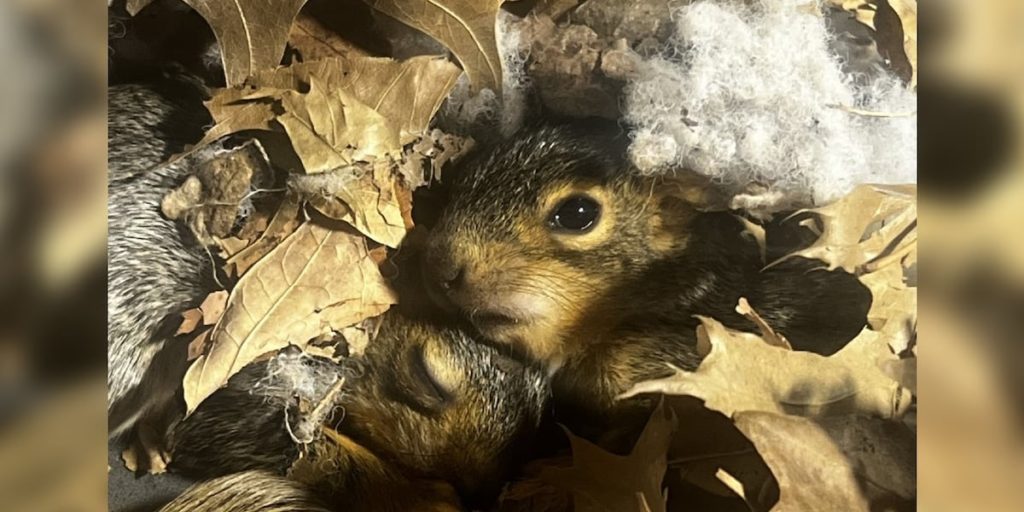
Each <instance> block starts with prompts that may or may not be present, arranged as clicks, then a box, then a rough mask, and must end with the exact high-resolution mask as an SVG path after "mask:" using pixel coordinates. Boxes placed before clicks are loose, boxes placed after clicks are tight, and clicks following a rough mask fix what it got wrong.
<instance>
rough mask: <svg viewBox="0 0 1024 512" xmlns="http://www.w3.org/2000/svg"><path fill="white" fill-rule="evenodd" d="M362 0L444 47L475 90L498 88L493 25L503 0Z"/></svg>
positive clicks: (499, 65) (499, 79)
mask: <svg viewBox="0 0 1024 512" xmlns="http://www.w3.org/2000/svg"><path fill="white" fill-rule="evenodd" d="M365 1H366V3H367V4H369V5H370V6H372V7H373V8H375V9H377V10H379V11H381V12H383V13H384V14H387V15H388V16H391V17H393V18H395V19H397V20H399V21H401V22H402V23H405V24H406V25H409V26H411V27H413V28H415V29H417V30H420V31H422V32H424V33H426V34H427V35H429V36H431V37H433V38H434V39H437V40H438V41H440V42H441V43H442V44H444V45H445V46H446V47H448V49H449V50H451V51H452V53H454V54H455V57H457V58H458V59H459V62H461V63H462V67H463V69H465V70H466V74H467V75H469V79H470V81H471V82H472V83H473V86H474V87H475V88H477V89H478V90H479V89H491V90H493V91H495V92H499V91H501V74H502V69H501V55H499V53H498V43H497V39H496V36H495V25H496V23H497V18H498V9H499V8H500V7H501V4H502V2H503V0H365Z"/></svg>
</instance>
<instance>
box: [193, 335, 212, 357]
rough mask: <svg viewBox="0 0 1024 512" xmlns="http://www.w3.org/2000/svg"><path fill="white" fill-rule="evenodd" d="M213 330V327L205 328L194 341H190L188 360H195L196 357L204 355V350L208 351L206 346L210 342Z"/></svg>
mask: <svg viewBox="0 0 1024 512" xmlns="http://www.w3.org/2000/svg"><path fill="white" fill-rule="evenodd" d="M211 332H213V329H203V330H202V331H200V332H199V334H197V335H196V337H195V338H193V339H192V341H190V342H188V358H187V360H188V361H195V360H196V358H198V357H199V356H201V355H203V352H206V348H207V347H208V346H209V344H210V333H211Z"/></svg>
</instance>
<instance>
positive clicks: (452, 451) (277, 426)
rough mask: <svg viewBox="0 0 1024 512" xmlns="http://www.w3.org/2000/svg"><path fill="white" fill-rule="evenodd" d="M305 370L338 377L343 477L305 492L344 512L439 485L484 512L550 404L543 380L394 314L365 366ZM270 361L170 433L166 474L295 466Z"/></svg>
mask: <svg viewBox="0 0 1024 512" xmlns="http://www.w3.org/2000/svg"><path fill="white" fill-rule="evenodd" d="M280 357H289V356H288V355H284V356H280V355H279V356H278V358H280ZM302 361H303V362H302V363H300V364H303V365H305V366H306V367H307V368H308V370H309V371H308V372H306V374H307V375H321V376H322V375H332V374H336V375H338V376H344V377H345V378H346V380H345V382H344V384H343V387H342V388H341V389H342V391H341V394H340V395H339V398H338V399H337V400H336V402H335V405H334V408H335V410H334V414H330V415H328V420H327V426H328V427H330V428H332V429H334V430H335V431H337V432H338V433H340V434H341V435H342V436H344V437H345V440H346V444H344V445H343V448H344V451H343V453H342V454H338V453H334V454H332V455H331V460H330V464H331V465H332V467H333V468H334V469H333V470H332V472H334V473H336V474H338V475H340V476H339V477H338V478H336V479H332V481H329V482H318V485H315V486H313V487H312V489H313V491H315V492H314V494H316V495H317V496H319V498H320V499H321V500H323V502H324V503H329V504H331V505H332V507H340V509H341V510H409V509H412V508H415V507H413V505H416V504H423V502H421V501H418V500H420V499H421V498H422V497H423V496H424V494H423V492H424V491H423V489H436V488H437V486H438V482H443V483H444V484H446V485H450V486H451V487H452V488H454V490H455V494H457V495H458V496H459V498H461V500H462V501H463V502H464V503H465V504H466V505H476V506H483V505H486V504H488V503H489V501H490V500H492V499H493V498H495V497H496V495H497V492H498V491H499V490H500V486H501V485H502V484H503V483H504V482H505V481H506V480H507V478H508V477H510V476H511V475H512V473H513V471H514V470H515V469H516V468H517V467H518V466H519V464H520V463H522V462H525V460H523V457H525V455H526V454H527V453H529V452H530V450H529V449H528V448H529V447H530V444H531V442H532V440H533V439H534V437H535V436H534V433H535V432H536V430H537V429H538V427H539V425H540V422H541V419H542V415H543V411H544V408H545V406H546V403H547V397H548V388H547V380H546V378H545V377H544V375H543V374H542V373H541V372H540V371H538V370H536V369H533V368H530V367H528V366H525V365H523V364H521V363H519V362H517V361H516V360H515V359H513V358H511V357H508V356H504V355H502V354H500V353H499V352H498V350H497V349H495V348H493V347H490V346H487V345H486V344H483V343H480V342H479V341H476V340H473V339H471V338H469V337H468V336H467V335H466V334H465V333H464V332H462V331H460V330H457V329H453V328H446V327H439V326H435V325H433V324H431V323H430V322H427V321H424V320H420V319H413V318H410V316H407V315H405V314H403V313H402V312H399V311H397V310H392V311H389V312H388V313H386V314H385V315H384V317H383V319H382V325H381V327H380V330H379V332H378V335H377V337H376V339H374V340H373V342H372V343H370V344H369V345H368V346H367V349H366V352H365V353H364V354H363V356H362V357H360V358H349V359H343V360H342V361H341V363H340V364H335V363H333V362H331V361H329V360H326V359H318V358H312V357H309V356H302ZM272 362H273V360H272V361H269V362H260V363H253V364H251V365H249V366H247V367H246V368H245V369H243V371H242V372H240V373H239V374H237V375H235V376H234V377H232V379H231V380H230V382H229V384H228V386H227V387H225V388H223V389H220V390H218V391H217V392H215V393H214V394H213V395H212V396H211V397H209V398H208V399H206V400H205V401H204V402H203V403H201V404H200V405H199V407H198V408H197V410H196V411H195V412H194V413H193V414H192V415H191V416H189V417H188V418H187V419H186V420H185V421H183V422H182V423H181V424H180V425H178V426H177V427H175V429H174V430H173V433H172V441H171V463H170V466H169V468H170V469H171V470H172V471H177V472H180V473H183V474H186V475H188V476H193V477H202V478H211V477H220V476H224V475H227V474H231V473H237V472H243V471H250V470H263V471H264V472H266V473H270V474H276V475H284V474H285V472H286V470H287V469H288V468H289V467H290V466H291V464H292V463H293V462H294V460H295V459H296V458H297V457H298V449H297V447H296V444H295V442H293V441H292V439H291V437H290V434H289V428H286V425H285V422H286V421H289V419H288V418H289V416H290V417H291V418H295V417H296V414H297V413H296V412H295V411H294V410H293V409H294V407H293V406H294V405H295V404H294V403H292V400H289V397H283V396H280V395H278V394H275V393H276V392H274V391H273V390H275V389H279V388H280V386H279V385H278V384H277V383H275V382H274V379H275V378H280V377H277V375H278V374H279V373H280V370H275V369H273V368H271V367H269V366H268V365H270V364H271V363H272ZM324 387H327V386H326V385H325V386H324ZM286 409H289V410H291V414H290V415H289V414H286V412H285V411H286ZM292 421H294V420H292ZM291 428H293V427H291ZM321 442H322V440H321ZM315 444H316V442H314V445H315ZM423 486H426V487H425V488H424V487H423ZM399 488H409V489H412V488H416V489H420V491H417V492H410V493H406V492H396V490H398V489H399ZM455 494H453V496H454V495H455ZM427 495H428V496H433V495H434V494H433V493H428V494H427ZM360 507H362V508H360Z"/></svg>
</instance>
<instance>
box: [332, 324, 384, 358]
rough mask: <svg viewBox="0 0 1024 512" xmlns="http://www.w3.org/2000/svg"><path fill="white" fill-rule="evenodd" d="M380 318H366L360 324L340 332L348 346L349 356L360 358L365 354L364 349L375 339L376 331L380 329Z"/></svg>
mask: <svg viewBox="0 0 1024 512" xmlns="http://www.w3.org/2000/svg"><path fill="white" fill-rule="evenodd" d="M380 325H381V317H373V318H367V319H366V320H363V321H362V322H360V323H358V324H356V325H353V326H351V327H345V328H344V329H342V330H341V332H340V334H341V337H342V338H345V344H346V345H347V346H348V353H349V355H350V356H361V355H363V353H364V352H366V347H367V346H368V345H369V344H370V341H372V340H373V339H374V338H376V337H377V330H378V329H380Z"/></svg>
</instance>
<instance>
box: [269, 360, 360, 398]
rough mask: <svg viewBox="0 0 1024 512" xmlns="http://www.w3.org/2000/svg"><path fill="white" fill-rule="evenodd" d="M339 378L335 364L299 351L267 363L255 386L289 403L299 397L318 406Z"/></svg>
mask: <svg viewBox="0 0 1024 512" xmlns="http://www.w3.org/2000/svg"><path fill="white" fill-rule="evenodd" d="M340 377H341V374H340V373H339V370H338V368H337V367H336V366H334V365H330V364H326V363H322V362H319V361H317V360H315V359H314V358H313V357H312V356H310V355H308V354H306V353H304V352H301V351H298V350H285V351H281V352H279V353H277V354H276V355H274V357H273V358H271V359H270V360H269V361H268V362H267V372H266V375H265V376H264V377H263V378H261V379H260V380H259V382H257V383H256V385H255V391H256V392H258V393H259V394H261V395H264V396H268V397H275V398H279V399H283V400H285V401H286V402H290V401H291V400H293V399H294V398H295V397H298V398H301V399H302V400H305V401H306V402H308V403H314V404H315V403H317V402H319V401H320V399H322V398H323V397H324V395H326V394H327V390H328V388H330V387H331V385H332V384H334V383H335V382H337V380H338V379H339V378H340Z"/></svg>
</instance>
